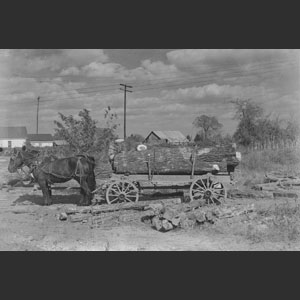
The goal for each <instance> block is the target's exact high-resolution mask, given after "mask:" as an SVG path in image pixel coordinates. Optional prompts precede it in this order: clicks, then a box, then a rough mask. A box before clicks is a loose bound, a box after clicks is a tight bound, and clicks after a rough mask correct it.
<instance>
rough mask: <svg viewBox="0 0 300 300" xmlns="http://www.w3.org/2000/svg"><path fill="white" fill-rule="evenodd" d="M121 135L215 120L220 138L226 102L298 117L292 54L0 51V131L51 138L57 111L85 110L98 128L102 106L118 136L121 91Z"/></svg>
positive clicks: (228, 121) (228, 128)
mask: <svg viewBox="0 0 300 300" xmlns="http://www.w3.org/2000/svg"><path fill="white" fill-rule="evenodd" d="M120 83H122V84H128V85H131V86H133V89H132V91H133V92H132V93H128V94H127V135H129V134H131V133H139V134H142V135H144V136H145V135H147V134H148V133H149V132H150V131H151V130H180V131H181V132H183V133H184V134H185V135H187V134H190V135H191V134H192V135H193V136H194V135H195V133H196V130H195V128H193V125H192V122H193V120H194V119H195V117H196V116H198V115H201V114H207V115H210V116H216V117H217V118H218V119H219V121H220V122H221V123H222V124H223V133H233V132H234V130H235V127H236V121H234V120H232V117H233V115H234V109H233V106H232V104H230V101H231V100H233V99H236V98H241V99H248V98H251V99H253V100H254V101H256V102H257V103H260V104H262V106H263V107H264V108H265V110H266V111H267V112H269V113H272V114H273V116H277V115H279V116H281V117H283V118H288V117H291V116H292V117H293V118H297V119H299V120H300V97H299V96H300V91H299V83H300V55H299V50H280V49H276V50H271V49H268V50H262V49H258V50H255V49H250V50H249V49H245V50H242V49H238V50H229V49H216V50H214V49H208V50H205V49H50V50H46V49H30V50H29V49H15V50H6V49H0V102H1V107H0V126H26V127H27V130H28V132H29V133H35V130H36V109H37V100H36V99H37V97H40V111H39V120H40V121H39V133H53V132H54V123H53V120H55V119H56V120H58V112H61V113H63V114H65V115H70V114H72V115H77V114H78V112H79V111H80V110H81V109H83V108H87V109H89V110H90V111H91V115H92V117H93V118H95V119H96V120H98V121H99V126H102V125H103V124H104V109H105V108H106V107H107V106H108V105H110V106H111V108H112V109H113V110H114V111H115V112H116V113H117V114H118V117H119V123H120V125H121V126H120V128H119V133H120V137H122V135H123V105H124V104H123V101H124V94H123V92H122V91H121V90H120V85H119V84H120Z"/></svg>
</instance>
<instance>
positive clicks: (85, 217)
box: [69, 214, 90, 223]
mask: <svg viewBox="0 0 300 300" xmlns="http://www.w3.org/2000/svg"><path fill="white" fill-rule="evenodd" d="M89 218H90V216H89V215H87V214H76V215H71V216H70V217H69V220H70V221H71V222H72V223H76V222H82V221H84V220H88V219H89Z"/></svg>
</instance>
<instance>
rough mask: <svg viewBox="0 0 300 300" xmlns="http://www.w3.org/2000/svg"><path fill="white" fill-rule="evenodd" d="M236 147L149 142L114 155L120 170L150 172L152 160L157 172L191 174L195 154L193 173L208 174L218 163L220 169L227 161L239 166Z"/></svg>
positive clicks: (123, 171)
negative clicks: (140, 148)
mask: <svg viewBox="0 0 300 300" xmlns="http://www.w3.org/2000/svg"><path fill="white" fill-rule="evenodd" d="M235 153H236V152H235V149H234V148H233V147H232V146H231V145H230V146H219V147H210V148H195V147H194V146H182V145H180V146H176V147H175V146H172V147H165V146H153V147H151V146H149V148H148V149H147V150H145V151H137V150H130V151H122V152H120V153H118V154H116V155H115V157H114V161H113V168H114V170H115V173H117V174H124V173H129V174H148V172H149V168H148V166H149V161H150V167H151V169H152V170H153V173H154V174H160V175H172V174H174V175H189V174H191V170H192V161H193V156H195V157H196V160H195V166H194V173H195V174H196V175H201V174H205V173H207V172H211V171H212V170H213V165H218V166H219V168H220V171H221V172H226V171H227V165H228V164H229V165H232V166H234V167H236V166H237V165H238V163H239V161H238V160H237V158H236V157H235Z"/></svg>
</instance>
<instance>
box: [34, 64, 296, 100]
mask: <svg viewBox="0 0 300 300" xmlns="http://www.w3.org/2000/svg"><path fill="white" fill-rule="evenodd" d="M287 62H291V63H292V62H294V61H293V60H277V61H270V62H265V63H258V64H259V65H258V66H256V67H258V68H259V69H262V67H263V66H268V65H270V66H272V65H275V63H285V64H286V63H287ZM295 62H297V63H298V61H296V60H295ZM253 64H257V63H252V67H251V69H254V68H255V66H253ZM230 65H232V66H235V67H234V68H229V67H227V66H230ZM275 66H276V65H275ZM285 66H286V65H285ZM239 67H240V65H236V64H234V63H230V64H227V65H226V69H224V71H228V70H234V69H236V68H239ZM190 68H192V69H190ZM223 68H224V67H223ZM181 70H188V71H195V70H196V66H195V65H194V66H192V67H185V68H183V67H181V68H180V69H179V70H178V71H179V72H180V71H181ZM144 71H145V70H144ZM214 71H222V69H221V68H219V67H215V68H210V72H208V73H211V72H214ZM240 72H242V70H240ZM173 73H174V72H173V71H172V72H170V71H168V72H159V74H153V75H154V76H155V75H157V76H159V75H161V74H173ZM206 73H207V72H206ZM38 78H39V77H38ZM169 78H180V76H175V77H169ZM161 79H168V77H162V78H160V79H156V80H151V79H148V80H146V81H140V82H151V81H158V80H159V81H160V80H161ZM40 82H46V81H40ZM49 82H53V81H49ZM60 83H63V82H62V81H61V82H60ZM116 85H117V84H110V85H103V86H97V87H111V86H116ZM92 87H93V86H92ZM92 87H86V88H78V89H71V90H82V89H90V88H92ZM51 93H52V92H51ZM48 94H49V93H48ZM45 95H47V94H45Z"/></svg>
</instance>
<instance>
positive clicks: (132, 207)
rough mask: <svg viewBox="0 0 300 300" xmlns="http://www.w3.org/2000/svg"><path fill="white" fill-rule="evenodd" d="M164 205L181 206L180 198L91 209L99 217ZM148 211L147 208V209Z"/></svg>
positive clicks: (104, 205) (99, 206) (105, 205)
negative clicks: (103, 214) (116, 212)
mask: <svg viewBox="0 0 300 300" xmlns="http://www.w3.org/2000/svg"><path fill="white" fill-rule="evenodd" d="M158 203H163V205H164V206H165V205H171V204H179V203H181V199H180V198H172V199H160V200H149V201H139V202H132V203H120V204H113V205H111V204H103V205H98V206H93V207H92V208H91V213H92V215H97V214H101V213H106V212H113V211H119V210H144V209H145V208H146V207H147V206H149V205H153V204H158ZM146 209H147V208H146Z"/></svg>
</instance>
